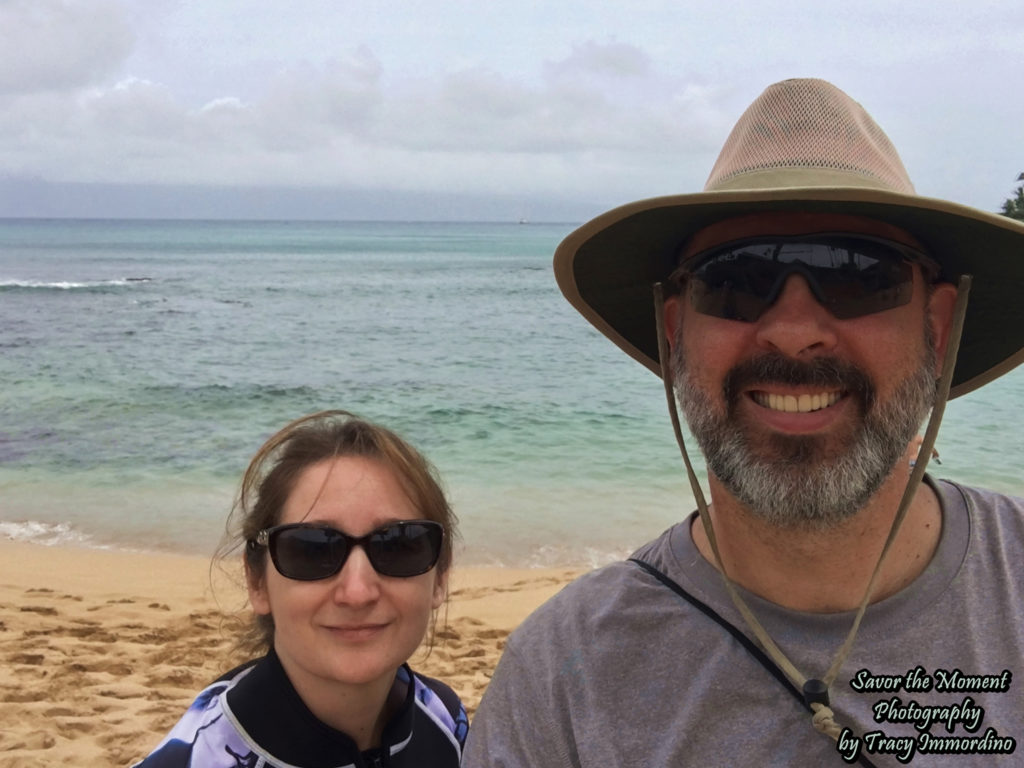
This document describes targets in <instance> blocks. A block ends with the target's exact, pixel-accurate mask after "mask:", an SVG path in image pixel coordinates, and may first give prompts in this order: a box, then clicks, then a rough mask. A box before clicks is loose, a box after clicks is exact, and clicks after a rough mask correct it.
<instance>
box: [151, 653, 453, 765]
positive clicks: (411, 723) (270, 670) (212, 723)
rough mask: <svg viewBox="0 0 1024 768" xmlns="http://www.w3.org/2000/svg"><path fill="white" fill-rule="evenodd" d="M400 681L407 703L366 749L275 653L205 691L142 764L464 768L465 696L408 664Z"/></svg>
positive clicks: (227, 676) (230, 673) (250, 664)
mask: <svg viewBox="0 0 1024 768" xmlns="http://www.w3.org/2000/svg"><path fill="white" fill-rule="evenodd" d="M395 684H396V685H398V684H402V685H404V686H405V689H406V691H407V693H406V697H405V701H404V702H403V703H402V705H401V707H400V709H399V711H398V712H397V713H396V714H395V715H394V716H393V717H392V718H391V720H390V721H389V722H388V723H387V725H386V726H385V727H384V734H383V737H382V741H381V746H380V747H379V748H375V749H370V750H367V751H365V752H361V751H360V750H359V749H358V748H357V747H356V744H355V742H354V741H353V740H352V739H351V738H350V737H349V736H347V735H346V734H344V733H342V732H341V731H337V730H335V729H333V728H331V727H330V726H328V725H325V724H324V723H322V722H320V720H318V719H317V718H316V717H315V716H314V715H313V713H312V712H310V711H309V709H308V708H307V707H306V705H305V704H304V703H303V702H302V699H301V698H299V695H298V693H297V692H296V691H295V688H293V687H292V684H291V682H290V681H289V680H288V676H287V675H286V674H285V671H284V668H283V667H282V666H281V662H280V661H279V660H278V658H277V655H276V654H275V653H274V652H273V651H271V652H270V653H269V654H268V655H267V656H265V657H263V658H262V659H258V660H256V661H252V662H249V663H248V664H244V665H242V666H241V667H238V668H237V669H234V670H232V671H231V672H228V673H227V674H226V675H224V676H223V677H221V678H220V679H219V680H217V681H216V682H214V683H212V684H211V685H209V686H208V687H207V688H205V689H204V690H203V691H202V692H201V693H200V694H199V696H198V697H197V698H196V700H195V701H194V702H192V705H191V706H190V707H189V709H188V711H187V712H186V713H185V715H184V716H183V717H182V718H181V720H179V721H178V723H177V725H175V726H174V728H173V729H172V730H171V732H170V733H169V734H168V735H167V736H166V738H164V740H163V741H162V742H160V744H159V745H158V746H157V748H156V749H155V750H154V751H153V752H152V753H151V754H150V755H149V756H148V757H147V758H145V759H144V760H142V761H141V762H139V763H137V764H136V766H135V768H348V767H349V766H354V767H356V768H363V767H364V766H365V767H366V768H378V766H381V767H382V766H390V768H406V767H407V766H408V767H409V768H411V767H412V766H416V768H457V766H458V765H459V761H460V759H461V756H462V745H463V743H464V742H465V740H466V731H467V730H468V728H469V721H468V720H467V718H466V710H465V709H464V708H463V706H462V703H461V702H460V701H459V698H458V696H457V695H456V694H455V692H454V691H452V690H451V689H450V688H449V687H448V686H446V685H445V684H444V683H442V682H440V681H438V680H434V679H432V678H429V677H422V676H420V675H417V674H415V673H414V672H413V671H412V670H411V669H409V667H408V666H407V665H402V667H401V668H400V669H399V670H398V675H397V677H396V683H395Z"/></svg>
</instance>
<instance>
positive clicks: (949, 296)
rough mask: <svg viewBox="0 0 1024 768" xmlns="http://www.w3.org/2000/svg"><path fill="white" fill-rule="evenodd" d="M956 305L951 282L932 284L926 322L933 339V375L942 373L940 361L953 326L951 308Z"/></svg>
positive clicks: (954, 292) (943, 356) (954, 290)
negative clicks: (929, 326) (930, 328)
mask: <svg viewBox="0 0 1024 768" xmlns="http://www.w3.org/2000/svg"><path fill="white" fill-rule="evenodd" d="M955 306H956V286H955V285H953V284H952V283H938V284H937V285H934V286H932V291H931V295H930V296H929V297H928V307H927V316H926V320H927V322H929V323H931V327H932V338H934V339H935V366H936V370H935V376H936V377H938V376H940V375H941V374H942V361H943V360H944V359H945V357H946V347H947V346H948V345H949V332H950V330H951V329H952V327H953V309H954V307H955Z"/></svg>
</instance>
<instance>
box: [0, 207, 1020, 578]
mask: <svg viewBox="0 0 1024 768" xmlns="http://www.w3.org/2000/svg"><path fill="white" fill-rule="evenodd" d="M574 227H575V225H574V224H532V223H524V224H517V223H508V224H502V223H493V224H488V223H481V224H465V223H451V224H448V223H394V222H386V223H385V222H374V223H353V222H263V221H260V222H255V221H244V222H243V221H234V222H230V221H138V220H130V221H128V220H126V221H100V220H84V221H79V220H0V385H2V389H0V536H6V537H9V538H13V539H17V540H26V541H33V542H38V543H41V544H76V545H82V546H92V547H107V548H121V549H131V550H139V551H172V552H184V553H194V554H201V555H209V554H210V553H212V552H213V550H214V549H215V547H216V545H217V543H218V541H219V539H220V536H221V535H222V533H223V526H224V521H225V519H226V517H227V513H228V511H229V509H230V506H231V502H232V499H233V496H234V493H235V491H236V490H237V484H238V481H239V479H240V477H241V473H242V471H243V470H244V468H245V466H246V464H247V462H248V460H249V458H250V457H251V456H252V454H253V453H254V452H255V451H256V449H257V448H258V447H259V446H260V444H261V443H262V442H263V440H265V439H266V438H267V437H268V436H269V435H270V434H272V433H273V432H274V431H275V430H276V429H277V428H279V427H281V426H283V425H284V424H285V423H286V422H288V421H290V420H291V419H293V418H296V417H298V416H300V415H303V414H306V413H310V412H313V411H317V410H321V409H325V408H344V409H346V410H350V411H353V412H355V413H357V414H359V415H361V416H364V417H367V418H369V419H372V420H375V421H379V422H381V423H383V424H385V425H386V426H389V427H391V428H393V429H395V430H396V431H398V432H399V433H400V434H402V435H403V436H405V437H406V438H407V439H408V440H409V441H410V442H412V443H413V444H414V445H416V446H417V447H418V448H419V449H420V450H422V451H423V452H424V453H425V454H426V455H427V456H428V457H429V458H430V459H431V460H432V461H433V463H434V464H435V465H436V466H437V468H438V469H439V471H440V473H441V475H442V476H443V478H444V481H445V485H446V487H447V489H448V492H449V495H450V497H451V498H452V500H453V503H454V506H455V510H456V513H457V514H458V517H459V520H460V531H461V543H460V545H459V548H458V550H457V556H458V557H459V559H460V561H461V562H464V563H467V564H475V565H489V564H494V565H510V566H574V567H588V566H593V565H598V564H601V563H604V562H608V561H610V560H613V559H616V558H621V557H623V556H624V555H626V554H628V553H629V552H630V551H631V550H632V549H633V548H634V547H635V546H637V545H639V544H641V543H643V542H644V541H646V540H648V539H650V538H652V537H653V536H656V535H657V534H659V533H660V532H661V531H662V530H664V529H665V528H666V527H668V526H669V525H671V524H672V523H674V522H676V521H677V520H679V519H680V518H682V517H683V516H685V515H686V514H688V513H689V512H690V510H691V509H692V508H693V498H692V495H691V493H690V490H689V485H688V483H687V482H686V479H685V474H684V470H683V466H682V461H681V459H680V457H679V454H678V450H677V448H676V445H675V441H674V439H673V437H672V432H671V426H670V422H669V419H668V416H667V413H666V405H665V396H664V392H663V390H662V387H661V383H660V381H659V380H658V379H657V378H656V377H655V376H653V375H652V374H651V373H650V372H648V371H647V370H646V369H644V368H643V367H641V366H640V365H639V364H637V363H635V362H633V361H632V360H631V359H629V358H628V357H627V356H626V355H625V354H624V353H622V352H620V351H619V350H618V349H617V348H616V347H615V346H614V345H613V344H612V343H611V342H609V341H607V340H606V339H605V338H604V337H603V336H601V335H600V334H599V333H597V331H595V330H593V329H592V328H591V326H590V325H589V324H587V323H586V321H584V320H583V319H582V317H580V316H579V315H578V314H577V313H576V312H575V310H573V309H572V308H571V307H570V306H569V304H568V303H567V302H566V301H565V300H564V299H563V298H562V297H561V294H560V293H559V291H558V289H557V287H556V285H555V281H554V277H553V275H552V271H551V256H552V253H553V251H554V249H555V246H556V245H557V244H558V242H559V241H560V240H561V239H562V238H563V237H564V236H565V235H567V234H568V233H569V232H570V231H571V230H572V229H573V228H574ZM1022 406H1024V371H1020V370H1018V371H1014V372H1011V373H1010V374H1008V375H1006V376H1004V377H1003V378H1001V379H999V380H997V381H996V382H994V383H992V384H990V385H988V386H986V387H984V388H982V389H981V390H978V391H976V392H973V393H971V394H969V395H966V396H964V397H962V398H960V399H958V400H955V401H953V402H952V403H950V404H949V406H948V407H947V410H946V418H945V422H944V425H943V429H942V431H941V432H940V433H939V441H938V443H937V447H938V449H939V450H940V452H941V459H942V465H941V466H935V465H934V464H933V465H932V466H931V471H932V473H933V474H936V475H938V476H940V477H949V478H951V479H955V480H959V481H962V482H965V483H969V484H975V485H982V486H986V487H990V488H995V489H997V490H1002V491H1007V492H1011V493H1016V494H1021V495H1024V480H1022V479H1021V475H1020V472H1019V470H1018V467H1019V465H1020V461H1021V459H1020V457H1021V456H1022V455H1024V430H1022V429H1021V428H1020V427H1021V424H1020V422H1021V411H1022ZM691 445H692V441H691ZM691 452H692V453H693V454H694V455H695V456H696V454H697V451H696V449H695V447H693V448H692V449H691ZM697 466H698V469H699V468H700V462H699V461H697Z"/></svg>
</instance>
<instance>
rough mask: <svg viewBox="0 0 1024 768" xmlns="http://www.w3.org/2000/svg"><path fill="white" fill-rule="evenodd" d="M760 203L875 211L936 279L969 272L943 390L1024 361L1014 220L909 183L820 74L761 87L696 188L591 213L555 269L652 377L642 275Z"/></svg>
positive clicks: (1022, 240) (579, 305)
mask: <svg viewBox="0 0 1024 768" xmlns="http://www.w3.org/2000/svg"><path fill="white" fill-rule="evenodd" d="M766 212H805V213H828V214H837V213H841V214H848V215H855V216H862V217H867V218H870V219H875V220H878V221H882V222H886V223H889V224H892V225H895V226H897V227H900V228H902V229H904V230H906V231H907V232H909V233H910V234H911V235H913V236H914V237H915V238H916V239H917V240H918V241H919V242H920V243H921V244H922V245H923V246H924V248H925V250H926V251H927V252H928V254H929V255H930V256H931V257H932V258H933V259H934V260H935V261H937V262H938V263H939V265H940V266H941V268H942V277H941V279H943V280H946V281H949V282H955V281H956V280H957V278H958V277H959V276H960V275H962V274H968V275H972V276H973V280H972V283H971V289H970V301H969V303H968V307H967V314H966V317H965V320H964V329H963V336H962V338H961V345H960V351H959V356H958V358H957V364H956V369H955V372H954V375H953V381H952V386H951V388H950V394H949V396H950V398H953V397H957V396H959V395H962V394H965V393H967V392H970V391H971V390H973V389H976V388H977V387H980V386H982V385H983V384H986V383H988V382H989V381H992V380H993V379H995V378H996V377H998V376H1001V375H1002V374H1004V373H1006V372H1007V371H1009V370H1011V369H1012V368H1014V367H1015V366H1017V365H1019V364H1020V363H1021V362H1024V223H1021V222H1018V221H1015V220H1013V219H1010V218H1008V217H1006V216H1001V215H999V214H995V213H988V212H985V211H981V210H977V209H975V208H971V207H968V206H965V205H960V204H957V203H953V202H949V201H946V200H939V199H934V198H929V197H922V196H919V195H917V194H916V193H915V191H914V186H913V184H911V182H910V178H909V176H908V175H907V172H906V169H905V168H904V167H903V163H902V161H901V160H900V158H899V155H898V154H897V152H896V149H895V148H894V147H893V145H892V143H891V142H890V141H889V139H888V137H887V136H886V135H885V133H884V132H883V131H882V129H881V128H879V127H878V125H877V124H876V123H875V121H874V120H873V119H872V118H871V116H870V115H869V114H868V113H867V112H866V111H865V110H864V108H863V107H861V106H860V104H858V103H857V102H856V101H854V100H853V99H851V98H850V97H849V96H847V95H846V94H845V93H844V92H843V91H841V90H839V89H838V88H836V87H835V86H834V85H832V84H831V83H828V82H826V81H824V80H818V79H794V80H784V81H782V82H780V83H776V84H775V85H772V86H769V87H768V88H767V89H766V90H765V91H764V93H762V94H761V96H760V97H758V99H757V100H756V101H755V102H754V103H753V104H752V105H751V106H750V107H749V108H748V109H747V111H746V112H744V113H743V115H742V117H741V118H740V119H739V122H737V124H736V126H735V127H734V128H733V130H732V133H731V134H730V135H729V138H728V139H727V141H726V143H725V146H724V147H723V149H722V152H721V154H720V155H719V157H718V161H717V162H716V163H715V165H714V168H713V169H712V171H711V175H710V176H709V178H708V181H707V184H706V185H705V187H704V191H703V192H698V193H693V194H682V195H670V196H665V197H655V198H650V199H646V200H640V201H637V202H634V203H629V204H627V205H623V206H621V207H618V208H615V209H613V210H611V211H608V212H607V213H604V214H602V215H600V216H598V217H597V218H595V219H592V220H591V221H589V222H587V223H586V224H584V225H583V226H581V227H579V228H578V229H576V230H575V231H574V232H572V233H571V234H569V235H568V236H567V237H566V238H565V240H563V241H562V243H561V244H560V245H559V246H558V248H557V250H556V251H555V258H554V268H555V277H556V279H557V281H558V285H559V287H560V288H561V290H562V293H563V294H564V295H565V297H566V298H567V299H568V300H569V302H570V303H571V304H572V305H573V306H574V307H575V308H576V309H577V310H578V311H579V312H580V313H581V314H582V315H583V316H584V317H585V318H586V319H587V320H588V321H589V322H590V323H591V324H592V325H594V326H595V327H596V328H597V329H598V330H599V331H601V333H603V334H604V335H605V336H607V337H608V338H609V339H611V340H612V341H613V342H615V344H617V345H618V346H619V347H620V348H622V349H623V350H624V351H625V352H626V353H627V354H629V355H630V356H631V357H633V358H634V359H636V360H637V361H639V362H640V363H642V364H644V365H645V366H646V367H647V368H649V369H650V370H651V371H653V372H654V373H656V374H658V375H659V376H660V375H661V365H660V362H659V355H658V340H657V332H656V325H655V317H654V298H653V292H652V285H653V284H654V283H656V282H659V281H663V280H665V279H666V278H667V277H668V275H669V273H670V272H671V271H672V270H673V269H674V268H675V266H676V263H677V260H678V257H679V254H680V252H681V250H682V248H683V247H684V246H685V244H686V242H687V240H688V239H689V238H690V237H691V236H692V235H693V234H694V233H696V232H697V231H699V230H701V229H703V228H704V227H707V226H709V225H711V224H715V223H717V222H720V221H723V220H725V219H730V218H735V217H739V216H744V215H747V214H753V213H766Z"/></svg>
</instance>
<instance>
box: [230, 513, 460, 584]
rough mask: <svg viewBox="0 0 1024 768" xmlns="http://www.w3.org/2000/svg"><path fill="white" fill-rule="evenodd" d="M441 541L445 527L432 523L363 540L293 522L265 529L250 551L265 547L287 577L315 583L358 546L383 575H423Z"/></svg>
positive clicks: (398, 525)
mask: <svg viewBox="0 0 1024 768" xmlns="http://www.w3.org/2000/svg"><path fill="white" fill-rule="evenodd" d="M442 541H444V527H443V526H442V525H441V524H440V523H437V522H434V521H433V520H402V521H399V522H395V523H388V524H387V525H385V526H382V527H380V528H378V529H377V530H375V531H371V532H370V533H368V534H366V535H365V536H358V537H356V536H349V535H348V534H347V533H342V532H341V531H339V530H337V529H335V528H331V527H330V526H327V525H320V524H317V523H291V524H288V525H275V526H274V527H273V528H265V529H264V530H262V531H260V532H259V533H258V534H256V539H255V541H253V540H250V541H249V542H248V547H249V548H250V549H253V550H255V549H257V548H259V547H266V548H267V549H268V550H269V551H270V559H271V560H272V561H273V563H274V567H275V568H277V571H278V573H280V574H281V575H282V576H284V577H286V578H289V579H296V580H298V581H316V580H317V579H326V578H330V577H331V576H333V575H334V574H336V573H337V572H338V571H340V570H341V569H342V567H343V566H344V565H345V561H346V560H347V559H348V556H349V553H350V552H351V551H352V548H353V547H356V546H360V547H362V548H363V551H364V552H365V553H366V558H367V559H368V560H369V561H370V565H372V566H373V569H374V570H375V571H377V573H379V574H381V575H382V576H398V577H400V578H406V577H409V576H419V575H420V574H421V573H426V572H427V571H429V570H430V569H431V568H433V567H434V566H435V565H436V564H437V560H438V558H439V557H440V556H441V542H442Z"/></svg>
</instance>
